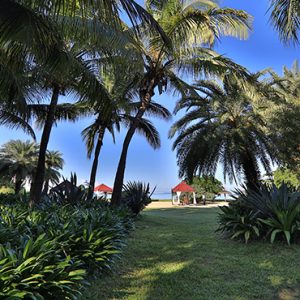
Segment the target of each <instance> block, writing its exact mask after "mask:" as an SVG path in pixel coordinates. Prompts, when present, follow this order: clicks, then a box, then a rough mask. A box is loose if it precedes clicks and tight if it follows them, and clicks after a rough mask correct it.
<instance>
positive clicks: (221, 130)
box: [170, 75, 277, 188]
mask: <svg viewBox="0 0 300 300" xmlns="http://www.w3.org/2000/svg"><path fill="white" fill-rule="evenodd" d="M253 81H254V83H255V81H256V76H254V77H253ZM197 89H198V91H199V94H197V95H195V96H194V97H188V98H183V99H182V100H180V101H179V102H178V103H177V107H176V109H175V112H178V111H179V110H182V109H186V112H187V113H186V115H185V116H184V117H182V118H181V119H179V120H178V121H177V122H175V123H174V125H173V126H172V128H171V130H170V137H174V136H175V134H178V135H177V137H176V139H175V141H174V144H173V149H176V150H177V158H178V165H179V175H180V176H186V177H187V178H192V177H193V176H194V174H201V175H212V174H215V172H216V169H217V166H218V164H219V163H220V164H221V165H222V166H223V170H224V178H225V179H226V175H227V176H228V178H229V180H230V181H233V180H234V181H237V179H239V178H240V177H241V175H243V177H244V179H245V181H246V183H247V185H248V186H249V187H252V188H255V187H256V186H258V185H259V179H260V169H259V163H261V165H262V166H263V167H264V169H265V170H266V171H267V172H271V164H270V162H272V161H276V158H277V156H276V153H277V148H276V146H275V143H274V141H273V140H272V139H271V138H270V137H269V136H268V135H267V134H266V124H265V122H264V120H263V118H262V116H261V115H260V114H259V113H258V112H257V109H256V108H255V103H254V102H253V98H255V97H259V96H261V97H262V98H263V97H264V96H263V94H262V92H261V89H260V85H259V86H258V87H256V84H255V86H254V87H253V86H252V84H251V85H249V84H246V83H245V82H244V81H243V80H240V79H238V78H237V77H235V76H232V75H226V76H225V77H224V79H223V82H221V83H220V82H219V81H208V80H204V81H198V82H197Z"/></svg>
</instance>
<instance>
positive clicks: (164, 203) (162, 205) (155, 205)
mask: <svg viewBox="0 0 300 300" xmlns="http://www.w3.org/2000/svg"><path fill="white" fill-rule="evenodd" d="M224 205H228V203H226V202H224V201H222V202H215V203H209V204H206V205H201V204H200V205H197V206H194V205H172V202H171V201H170V202H167V201H153V202H151V203H150V204H149V205H148V206H147V208H171V207H180V208H185V207H189V208H210V207H218V206H224Z"/></svg>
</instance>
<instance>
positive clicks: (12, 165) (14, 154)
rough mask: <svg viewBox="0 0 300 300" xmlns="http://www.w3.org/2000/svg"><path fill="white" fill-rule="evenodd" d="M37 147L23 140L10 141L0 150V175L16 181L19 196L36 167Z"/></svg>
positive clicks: (16, 191) (16, 190)
mask: <svg viewBox="0 0 300 300" xmlns="http://www.w3.org/2000/svg"><path fill="white" fill-rule="evenodd" d="M36 157H37V145H36V144H35V143H34V142H30V141H26V142H23V141H21V140H15V141H10V142H8V143H6V144H4V145H3V146H2V147H1V149H0V174H1V176H3V177H7V176H8V177H9V178H10V179H11V180H14V183H15V193H16V194H19V193H20V190H21V188H22V185H23V183H24V181H25V180H26V179H30V178H31V176H32V173H33V171H34V168H35V165H36Z"/></svg>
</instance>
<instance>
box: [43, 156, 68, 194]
mask: <svg viewBox="0 0 300 300" xmlns="http://www.w3.org/2000/svg"><path fill="white" fill-rule="evenodd" d="M63 165H64V160H63V158H62V154H61V153H60V152H59V151H51V150H48V151H47V153H46V162H45V166H46V171H45V180H44V189H43V193H44V194H47V193H48V189H49V183H51V184H58V182H59V179H60V177H61V174H60V170H62V168H63Z"/></svg>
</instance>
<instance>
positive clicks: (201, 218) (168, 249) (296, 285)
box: [83, 208, 300, 300]
mask: <svg viewBox="0 0 300 300" xmlns="http://www.w3.org/2000/svg"><path fill="white" fill-rule="evenodd" d="M217 211H218V209H215V208H206V209H195V208H184V209H182V208H181V209H180V208H174V209H151V210H146V211H145V212H144V213H143V214H142V217H141V219H140V220H139V221H138V222H137V224H136V230H135V231H134V232H133V233H132V234H131V237H130V238H129V240H128V246H127V248H126V250H125V253H124V255H123V257H122V259H121V261H119V262H118V263H117V265H116V266H115V270H114V272H113V274H111V275H109V276H105V277H104V278H99V279H97V280H95V281H94V282H93V285H92V286H91V287H90V288H89V289H88V291H87V292H86V294H85V295H84V297H83V299H93V300H97V299H99V300H100V299H101V300H102V299H138V300H144V299H148V300H150V299H151V300H152V299H153V300H159V299H174V300H180V299H204V300H210V299H211V300H218V299H220V300H226V299H228V300H229V299H230V300H231V299H272V300H273V299H285V300H288V299H300V247H299V246H291V247H288V246H286V245H283V244H276V245H270V244H268V243H257V242H255V243H250V244H249V245H244V244H242V243H239V242H235V241H231V240H225V239H222V238H221V237H220V236H219V235H218V234H216V233H215V232H214V231H215V229H216V228H217Z"/></svg>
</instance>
